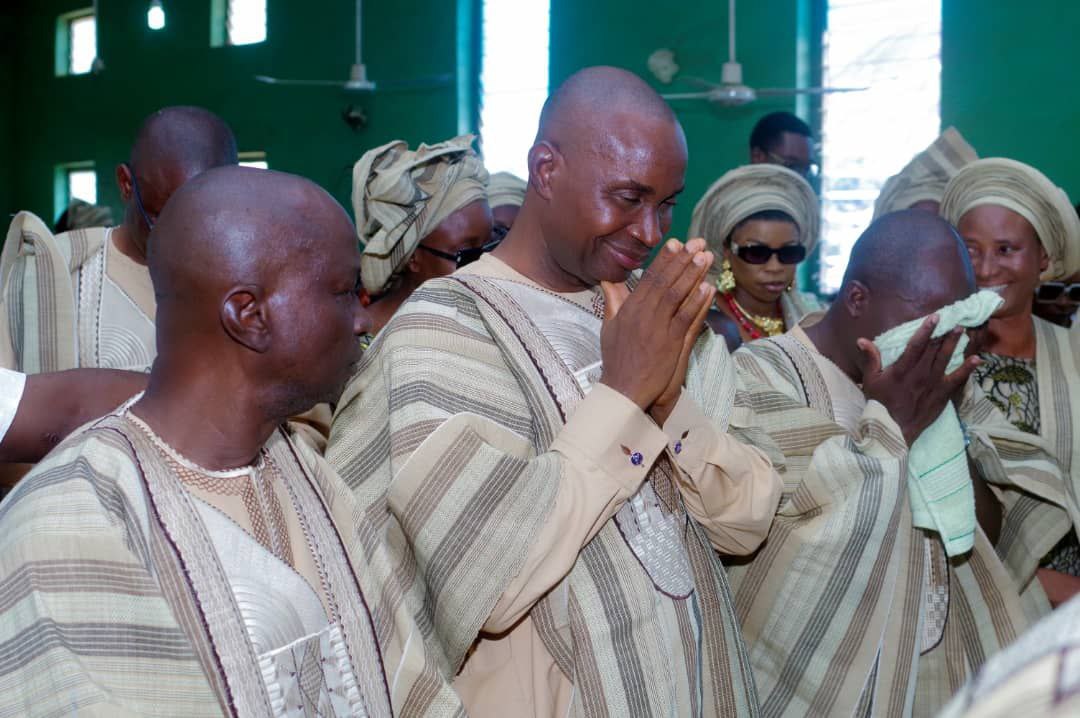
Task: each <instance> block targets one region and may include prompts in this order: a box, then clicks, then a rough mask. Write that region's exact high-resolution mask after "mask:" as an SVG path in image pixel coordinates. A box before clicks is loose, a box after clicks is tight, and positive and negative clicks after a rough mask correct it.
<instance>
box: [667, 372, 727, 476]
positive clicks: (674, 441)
mask: <svg viewBox="0 0 1080 718" xmlns="http://www.w3.org/2000/svg"><path fill="white" fill-rule="evenodd" d="M664 434H665V435H666V436H667V439H668V449H669V450H670V451H671V455H672V456H673V457H674V458H675V463H677V464H678V465H679V467H680V468H681V469H682V470H683V471H685V472H686V473H687V474H689V475H690V476H697V475H698V474H700V473H701V471H702V470H703V469H704V468H705V457H706V456H708V455H709V453H710V451H712V448H713V446H714V445H715V444H716V442H717V440H718V437H719V436H720V434H721V432H719V431H718V430H717V429H716V427H715V426H714V425H713V423H712V421H710V420H709V417H707V416H705V413H704V412H703V411H702V410H701V407H699V406H698V404H697V402H696V401H694V400H693V399H692V398H690V395H689V394H688V393H687V392H685V391H684V392H683V393H682V396H680V397H679V400H678V401H677V402H675V407H674V408H673V409H672V410H671V414H670V415H669V416H668V418H667V421H666V422H664Z"/></svg>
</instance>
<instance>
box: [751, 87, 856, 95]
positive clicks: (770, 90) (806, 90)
mask: <svg viewBox="0 0 1080 718" xmlns="http://www.w3.org/2000/svg"><path fill="white" fill-rule="evenodd" d="M869 89H870V88H869V87H763V88H761V89H759V90H755V91H756V92H757V94H758V95H759V96H763V97H774V96H777V95H827V94H832V93H835V92H862V91H864V90H869Z"/></svg>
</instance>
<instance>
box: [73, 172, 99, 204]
mask: <svg viewBox="0 0 1080 718" xmlns="http://www.w3.org/2000/svg"><path fill="white" fill-rule="evenodd" d="M67 189H68V202H70V201H71V200H73V199H81V200H82V201H83V202H89V203H90V204H97V172H95V171H94V170H87V169H82V170H68V173H67Z"/></svg>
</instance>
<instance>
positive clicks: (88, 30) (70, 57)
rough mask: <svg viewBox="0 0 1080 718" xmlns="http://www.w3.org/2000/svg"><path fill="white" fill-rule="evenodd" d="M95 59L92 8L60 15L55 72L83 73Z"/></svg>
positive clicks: (92, 64)
mask: <svg viewBox="0 0 1080 718" xmlns="http://www.w3.org/2000/svg"><path fill="white" fill-rule="evenodd" d="M96 59H97V20H96V18H95V17H94V11H93V9H86V10H79V11H77V12H70V13H65V14H64V15H61V16H60V17H59V19H58V21H57V28H56V74H57V75H85V74H86V73H88V72H90V71H91V70H93V69H94V60H96Z"/></svg>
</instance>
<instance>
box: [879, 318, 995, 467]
mask: <svg viewBox="0 0 1080 718" xmlns="http://www.w3.org/2000/svg"><path fill="white" fill-rule="evenodd" d="M937 323H938V318H937V317H936V316H933V317H929V318H927V320H926V321H925V322H923V325H922V326H921V327H919V330H918V331H917V332H915V335H914V336H913V337H912V338H911V341H909V342H908V345H907V348H906V349H905V350H904V353H903V354H901V355H900V358H899V359H897V360H896V363H894V364H893V365H892V366H890V367H889V368H888V369H884V370H883V369H882V368H881V353H880V352H879V351H878V349H877V347H876V346H875V345H874V343H873V342H872V341H870V340H869V339H860V340H859V342H858V346H859V349H860V350H862V352H863V393H864V394H865V395H866V398H867V399H874V400H876V401H879V402H881V403H882V404H883V405H884V406H885V408H886V409H888V410H889V415H890V416H892V418H893V421H895V422H896V423H897V424H898V425H899V426H900V430H901V431H902V432H903V433H904V440H905V441H906V442H907V445H908V446H911V444H912V442H914V441H915V439H917V438H919V435H920V434H922V432H923V431H924V430H925V429H926V427H928V426H930V424H932V423H934V420H936V419H937V418H938V416H940V415H941V412H942V411H944V410H945V405H946V404H947V403H948V402H949V400H950V399H951V398H952V397H953V396H954V395H955V394H956V392H957V391H961V390H962V389H963V386H964V384H965V383H967V380H968V377H969V376H971V372H973V371H974V370H975V367H977V366H978V365H979V363H980V360H979V359H978V358H977V357H969V358H967V359H965V360H964V363H963V365H961V366H960V368H959V369H957V370H956V371H954V372H953V373H951V374H948V375H946V374H945V369H946V368H947V367H948V365H949V360H950V359H951V358H952V355H953V352H954V351H955V350H956V343H957V342H958V341H960V337H961V335H962V334H963V330H961V329H955V330H953V331H951V332H948V333H947V334H943V335H942V336H940V337H938V338H937V339H931V334H933V332H934V328H935V327H936V326H937Z"/></svg>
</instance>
